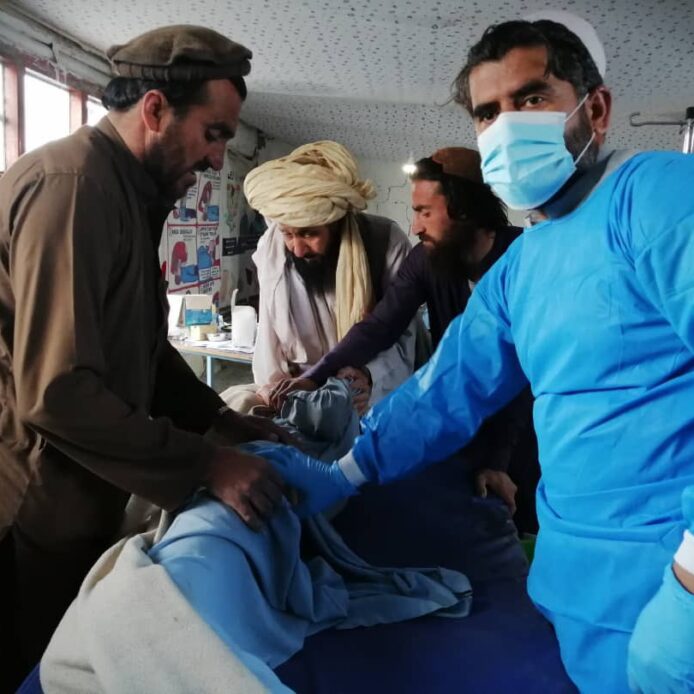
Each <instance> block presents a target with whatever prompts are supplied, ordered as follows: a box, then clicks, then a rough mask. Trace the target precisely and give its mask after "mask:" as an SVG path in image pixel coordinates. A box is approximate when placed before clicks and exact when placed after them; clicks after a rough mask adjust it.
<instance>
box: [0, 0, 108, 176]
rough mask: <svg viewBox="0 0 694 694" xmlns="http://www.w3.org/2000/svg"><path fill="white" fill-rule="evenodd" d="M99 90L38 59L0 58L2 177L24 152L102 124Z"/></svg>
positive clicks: (0, 155)
mask: <svg viewBox="0 0 694 694" xmlns="http://www.w3.org/2000/svg"><path fill="white" fill-rule="evenodd" d="M0 4H2V0H0ZM56 78H58V79H59V80H60V81H58V79H56ZM99 91H100V88H99V87H98V86H96V85H94V84H91V83H89V82H84V81H82V80H80V79H79V78H78V77H75V76H74V75H71V74H69V73H67V74H66V73H60V74H59V75H58V74H57V73H56V69H55V67H54V66H53V65H52V64H51V63H48V62H47V61H43V60H41V59H39V58H35V57H32V56H28V55H23V54H19V55H14V56H12V57H11V56H10V55H8V54H4V55H0V173H1V172H2V171H4V170H5V168H6V167H9V166H11V165H12V164H14V162H15V161H16V160H17V158H18V157H20V156H21V155H22V154H24V153H25V152H28V151H30V150H32V149H35V148H36V147H40V146H41V145H44V144H46V143H47V142H50V141H51V140H57V139H59V138H61V137H65V136H66V135H69V134H70V133H72V132H75V130H77V129H78V128H80V127H81V126H82V125H85V124H89V125H93V124H94V123H97V122H98V121H99V120H100V119H101V117H102V116H103V115H104V114H105V113H106V110H105V109H104V108H103V107H102V106H101V102H100V101H99V99H98V97H97V95H98V93H99Z"/></svg>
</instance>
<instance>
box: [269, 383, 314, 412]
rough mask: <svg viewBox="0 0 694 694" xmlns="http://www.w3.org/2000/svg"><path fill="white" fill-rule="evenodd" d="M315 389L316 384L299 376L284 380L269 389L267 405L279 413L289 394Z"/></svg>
mask: <svg viewBox="0 0 694 694" xmlns="http://www.w3.org/2000/svg"><path fill="white" fill-rule="evenodd" d="M317 388H318V384H317V383H316V382H315V381H312V380H311V379H310V378H302V377H301V376H299V377H297V378H284V379H282V380H281V381H278V382H277V383H275V384H273V386H272V388H271V389H270V395H269V398H268V405H270V407H274V408H275V409H276V410H277V411H278V412H279V410H280V408H281V407H282V405H284V401H285V400H286V399H287V396H288V395H289V394H290V393H293V392H294V391H296V390H316V389H317Z"/></svg>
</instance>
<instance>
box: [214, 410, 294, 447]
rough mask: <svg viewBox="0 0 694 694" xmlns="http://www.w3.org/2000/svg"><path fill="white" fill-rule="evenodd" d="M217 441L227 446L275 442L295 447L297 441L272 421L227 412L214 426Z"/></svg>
mask: <svg viewBox="0 0 694 694" xmlns="http://www.w3.org/2000/svg"><path fill="white" fill-rule="evenodd" d="M212 428H213V433H214V434H215V441H217V442H218V443H220V444H222V445H226V446H237V445H238V444H241V443H247V442H248V441H274V442H275V443H286V444H288V445H290V446H295V445H296V441H295V440H294V438H293V437H292V436H291V435H290V434H289V433H288V432H286V431H285V430H284V429H282V427H279V426H277V424H275V423H274V422H273V421H272V420H271V419H268V418H266V417H256V416H254V415H242V414H239V413H238V412H234V411H233V410H227V411H226V412H224V414H221V415H219V416H218V417H217V419H216V420H215V422H214V424H213V425H212Z"/></svg>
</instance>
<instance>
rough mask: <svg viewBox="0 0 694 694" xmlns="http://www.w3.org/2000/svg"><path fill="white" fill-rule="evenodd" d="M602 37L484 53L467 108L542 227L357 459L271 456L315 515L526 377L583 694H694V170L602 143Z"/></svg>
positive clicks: (549, 541) (383, 408)
mask: <svg viewBox="0 0 694 694" xmlns="http://www.w3.org/2000/svg"><path fill="white" fill-rule="evenodd" d="M581 31H582V30H581ZM581 31H579V33H581ZM586 45H588V46H591V41H590V37H587V38H586V37H585V36H584V38H583V40H581V39H579V38H578V37H577V35H576V34H575V33H574V32H572V31H569V30H567V28H566V26H564V25H562V24H558V23H556V22H549V21H546V20H545V21H536V22H508V23H505V24H501V25H498V26H496V27H491V28H490V29H488V30H487V32H485V34H484V36H483V38H482V39H481V41H480V42H479V43H478V44H476V45H475V46H474V47H473V48H472V49H471V50H470V53H469V55H468V62H467V64H466V66H465V67H464V68H463V70H462V72H461V73H460V75H459V76H458V79H457V81H456V85H457V90H456V91H457V93H456V100H457V101H458V102H459V103H461V104H462V105H463V106H464V107H465V108H466V109H467V110H468V111H469V112H470V113H471V115H472V116H473V119H474V122H475V128H476V131H477V134H478V142H479V148H480V153H481V155H482V161H483V170H484V177H485V181H486V182H487V183H488V184H489V185H490V186H491V187H492V189H493V190H494V191H495V192H496V193H497V195H499V196H500V197H501V198H502V199H503V200H504V201H505V202H506V203H507V204H508V205H509V206H510V207H512V208H515V209H524V210H528V211H529V213H528V217H529V221H530V222H531V223H532V226H530V228H528V229H527V230H526V231H525V233H524V234H523V235H522V236H521V237H520V238H519V239H518V240H517V241H516V242H515V243H514V244H513V245H512V246H511V247H510V248H509V250H508V251H507V253H506V255H505V256H504V257H503V258H502V259H501V260H500V261H499V262H498V263H497V264H496V265H495V266H494V268H492V270H491V271H490V272H489V273H488V274H487V275H486V276H485V277H484V279H483V280H482V281H481V282H480V283H479V285H478V286H477V288H476V290H475V292H474V293H473V296H472V298H471V300H470V303H469V304H468V308H467V310H466V311H465V313H464V314H463V315H462V316H460V317H459V318H458V319H456V320H455V321H454V322H453V323H452V324H451V326H450V327H449V329H448V331H447V333H446V335H445V336H444V338H443V340H442V342H441V344H440V345H439V347H438V349H437V351H436V353H435V355H434V356H433V358H432V359H431V361H430V362H429V363H428V364H427V365H426V366H425V367H424V368H423V369H421V370H420V371H419V372H417V373H416V374H415V375H414V376H412V377H411V378H410V379H409V380H408V381H407V382H406V383H405V384H404V385H403V386H401V387H400V388H399V389H398V390H397V391H396V392H394V393H393V394H392V395H391V396H390V397H389V398H387V399H386V400H384V401H382V402H381V403H379V404H378V405H377V406H376V407H375V408H374V409H373V410H372V411H371V412H370V413H369V415H368V416H367V417H366V418H365V420H364V432H363V434H362V436H361V437H360V438H358V439H357V441H356V443H355V445H354V448H353V450H352V452H351V453H350V454H348V456H346V457H345V458H343V459H342V460H340V461H339V462H338V464H336V465H332V466H329V465H325V464H321V463H318V462H316V461H313V460H311V459H308V458H306V457H303V456H302V455H301V454H300V453H298V452H295V451H290V450H286V451H282V452H278V453H277V454H276V455H275V458H276V459H275V464H276V465H277V466H278V467H280V468H281V469H282V471H283V474H284V476H285V479H286V480H287V481H288V482H289V483H291V484H294V485H296V486H297V487H299V488H300V489H301V490H303V492H304V502H303V505H302V506H301V507H300V511H303V512H304V513H311V512H314V511H316V510H319V509H320V508H322V507H323V506H324V505H325V504H326V503H329V502H333V501H334V500H335V499H336V498H339V497H341V496H346V495H348V494H350V493H354V491H355V490H356V487H358V486H359V485H360V484H361V483H363V482H366V481H376V482H387V481H389V480H393V479H396V478H398V477H401V476H403V475H405V474H407V473H409V472H411V471H413V470H415V469H418V468H421V467H423V466H425V465H427V464H429V463H432V462H434V461H438V460H441V459H443V458H445V457H446V456H448V455H449V454H450V453H452V452H453V451H455V450H457V449H459V448H460V447H461V446H462V445H463V444H464V443H465V442H466V441H468V440H469V439H470V437H471V436H472V435H473V434H474V432H475V431H476V430H477V428H478V427H479V425H480V423H481V422H482V420H483V419H484V418H485V417H487V416H488V415H490V414H492V413H493V412H495V411H496V410H498V409H499V408H500V407H502V406H503V405H504V404H505V403H507V402H508V401H509V400H511V398H513V397H514V396H515V395H516V394H517V393H519V392H520V390H521V389H522V388H523V387H524V386H525V385H526V384H527V383H528V382H529V383H530V385H531V386H532V390H533V393H534V395H535V398H536V404H535V410H534V418H535V427H536V430H537V434H538V440H539V446H540V460H541V466H542V481H541V483H540V486H539V488H538V501H537V509H538V516H539V520H540V526H541V529H540V535H539V538H538V543H537V549H536V553H535V560H534V563H533V566H532V570H531V574H530V578H529V583H528V588H529V592H530V595H531V596H532V598H533V600H534V601H535V603H536V605H537V606H538V608H539V609H540V610H541V611H542V612H543V613H544V614H545V615H546V616H547V618H548V619H549V620H550V621H551V622H552V623H553V625H554V627H555V629H556V633H557V637H558V640H559V644H560V648H561V652H562V657H563V660H564V663H565V665H566V668H567V671H568V673H569V675H570V676H571V678H572V679H573V680H574V682H575V683H576V684H577V686H578V687H579V689H580V690H581V691H583V692H600V693H605V692H607V693H610V694H613V693H615V692H624V691H628V689H629V685H630V684H631V687H632V688H633V689H635V690H637V691H642V692H670V691H673V692H675V691H694V594H692V593H693V592H694V549H693V545H694V538H693V537H692V534H691V532H689V531H687V532H686V533H684V537H685V539H684V541H682V537H683V531H685V530H686V529H687V527H688V524H689V530H690V531H691V530H694V494H691V493H690V494H689V496H688V497H687V496H686V495H685V504H684V508H685V511H684V513H683V510H682V503H681V498H682V494H683V491H684V490H685V489H686V488H687V487H689V486H691V485H694V192H693V191H694V157H691V156H688V155H684V154H678V153H672V152H648V153H624V152H611V153H610V152H608V151H607V150H606V149H605V147H604V140H605V135H606V132H607V129H608V126H609V119H610V110H611V97H610V92H609V91H608V90H607V88H606V87H605V86H604V85H603V80H602V77H601V73H602V72H603V71H604V64H603V65H601V67H600V68H598V66H597V65H596V63H598V64H600V63H601V62H602V59H604V53H603V54H602V58H601V57H600V56H599V55H597V54H596V50H595V49H594V48H593V49H592V50H591V51H589V50H588V49H587V48H586ZM598 53H599V51H598ZM290 461H291V464H289V463H290ZM690 491H691V490H690ZM687 499H688V501H687ZM678 546H679V550H678ZM676 551H677V556H676V557H675V562H674V563H673V555H674V554H675V552H676ZM663 572H665V578H664V580H663ZM646 605H648V607H646V609H644V607H645V606H646ZM637 619H638V620H639V621H638V625H637V627H636V631H635V633H634V638H633V639H631V635H632V632H634V627H635V625H636V623H637ZM630 639H631V645H630ZM627 658H629V666H628V668H627ZM627 670H629V676H628V677H627Z"/></svg>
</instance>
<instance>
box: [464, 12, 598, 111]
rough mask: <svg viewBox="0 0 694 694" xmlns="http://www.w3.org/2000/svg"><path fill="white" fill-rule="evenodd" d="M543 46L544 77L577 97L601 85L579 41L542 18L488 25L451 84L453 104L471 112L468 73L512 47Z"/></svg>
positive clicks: (558, 26) (564, 29) (496, 58)
mask: <svg viewBox="0 0 694 694" xmlns="http://www.w3.org/2000/svg"><path fill="white" fill-rule="evenodd" d="M535 46H544V47H545V48H546V49H547V74H548V75H549V74H551V75H554V76H555V77H557V78H558V79H560V80H565V81H566V82H570V83H571V85H572V86H573V88H574V90H575V91H576V96H577V97H578V98H581V97H583V96H585V95H586V94H588V93H589V92H591V91H592V90H593V89H596V88H597V87H599V86H601V85H602V84H603V80H602V77H601V76H600V73H599V72H598V68H597V67H596V65H595V61H594V60H593V58H592V56H591V55H590V53H589V52H588V49H587V48H586V47H585V46H584V44H583V42H582V41H581V40H580V39H579V38H578V36H576V34H574V33H573V32H572V31H570V30H569V29H567V28H566V27H565V26H564V25H563V24H559V23H557V22H551V21H549V20H548V19H542V20H539V21H537V22H525V21H513V22H504V23H502V24H495V25H492V26H490V27H489V28H488V29H487V30H486V31H485V32H484V34H483V35H482V38H481V39H480V40H479V41H478V42H477V43H476V44H475V45H474V46H473V47H472V48H471V49H470V50H469V52H468V54H467V62H466V63H465V65H464V66H463V69H462V70H461V71H460V72H459V73H458V76H457V77H456V78H455V81H454V82H453V101H455V102H456V103H458V104H460V105H461V106H463V107H464V108H465V109H467V111H468V112H470V113H472V102H471V98H470V73H471V72H472V70H473V69H474V68H476V67H477V66H478V65H480V64H481V63H486V62H491V61H499V60H501V59H502V58H503V57H504V56H505V55H506V54H507V53H508V52H509V51H511V50H513V49H514V48H531V47H535Z"/></svg>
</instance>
